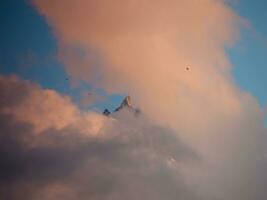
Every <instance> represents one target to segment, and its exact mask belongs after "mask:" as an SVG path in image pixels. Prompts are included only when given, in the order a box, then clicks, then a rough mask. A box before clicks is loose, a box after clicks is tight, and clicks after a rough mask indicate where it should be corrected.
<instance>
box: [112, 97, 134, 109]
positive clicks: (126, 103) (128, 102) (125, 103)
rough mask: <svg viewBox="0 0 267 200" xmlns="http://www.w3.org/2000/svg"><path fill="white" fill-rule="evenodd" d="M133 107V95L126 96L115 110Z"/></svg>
mask: <svg viewBox="0 0 267 200" xmlns="http://www.w3.org/2000/svg"><path fill="white" fill-rule="evenodd" d="M125 107H126V108H132V103H131V97H130V96H126V97H125V98H124V99H123V101H122V102H121V104H120V106H119V107H118V108H116V109H115V112H117V111H119V110H121V109H123V108H125Z"/></svg>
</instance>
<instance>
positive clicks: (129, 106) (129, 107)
mask: <svg viewBox="0 0 267 200" xmlns="http://www.w3.org/2000/svg"><path fill="white" fill-rule="evenodd" d="M122 109H127V110H129V111H131V112H133V113H134V114H139V113H141V111H140V110H139V109H137V108H134V107H133V106H132V102H131V97H130V96H127V97H125V98H124V99H123V101H122V102H121V104H120V106H119V107H118V108H116V109H115V110H114V112H119V111H120V110H122ZM110 114H112V112H110V111H109V110H108V109H105V110H104V111H103V115H106V116H109V115H110Z"/></svg>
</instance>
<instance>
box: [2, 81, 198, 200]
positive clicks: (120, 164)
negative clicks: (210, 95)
mask: <svg viewBox="0 0 267 200" xmlns="http://www.w3.org/2000/svg"><path fill="white" fill-rule="evenodd" d="M0 85H1V87H0V94H1V97H2V101H1V104H0V118H1V123H0V129H1V133H0V141H1V142H0V144H1V145H0V156H1V158H2V159H1V161H0V169H1V170H0V197H1V199H14V200H16V199H27V200H28V199H44V200H52V199H62V198H64V199H81V200H82V199H88V198H90V199H99V200H101V199H112V198H114V199H125V198H127V199H140V198H146V199H165V198H168V199H177V198H184V199H197V198H196V195H197V194H196V193H195V192H194V191H193V190H191V188H189V187H187V184H186V181H185V180H184V177H183V174H182V171H181V170H180V168H181V167H182V166H183V165H185V164H186V163H188V164H189V165H190V163H191V164H192V163H194V162H199V159H200V158H199V157H198V155H197V154H196V153H195V152H194V151H193V149H191V148H190V147H189V146H187V145H186V144H184V143H183V142H182V141H181V140H180V139H179V138H178V137H177V135H176V134H175V133H174V132H173V131H172V130H170V129H168V128H164V127H160V126H157V125H154V124H153V123H152V122H150V121H149V120H148V119H146V117H145V116H142V117H141V116H140V118H136V117H135V116H134V115H132V114H131V113H129V112H121V113H118V114H116V115H115V116H114V117H112V118H108V117H105V116H102V115H99V114H97V113H88V112H86V113H82V112H81V111H79V110H78V109H77V107H76V106H75V105H74V104H73V103H72V102H71V101H70V99H69V98H68V97H66V96H62V95H60V94H58V93H57V92H55V91H52V90H46V89H42V88H40V87H39V86H38V85H35V84H33V83H31V82H28V81H24V80H21V79H19V78H18V77H15V76H11V77H3V76H1V77H0ZM37 102H39V104H37ZM51 115H53V117H51ZM22 116H25V117H24V118H22ZM122 119H123V120H122ZM36 121H38V123H37V122H36ZM62 121H64V123H62ZM96 127H98V128H97V129H96Z"/></svg>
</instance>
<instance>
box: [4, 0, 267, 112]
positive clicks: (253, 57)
mask: <svg viewBox="0 0 267 200" xmlns="http://www.w3.org/2000/svg"><path fill="white" fill-rule="evenodd" d="M232 6H233V7H234V9H235V10H236V11H237V12H238V14H239V15H241V16H242V17H244V18H245V19H246V20H248V22H249V24H250V28H249V29H243V30H242V32H241V38H240V40H239V42H238V43H237V44H236V45H235V46H234V47H233V48H231V49H228V54H229V57H230V61H231V63H232V65H233V69H232V74H233V78H234V80H235V82H236V84H237V85H238V86H239V87H240V88H242V89H244V90H246V91H249V92H250V93H251V94H253V95H254V96H255V97H256V98H257V100H258V102H259V104H260V105H261V106H262V107H265V105H266V102H267V93H266V90H265V87H266V85H267V80H266V76H267V68H266V61H267V57H266V52H267V38H266V35H267V26H266V21H265V20H264V19H266V17H267V16H266V15H267V14H266V12H265V8H266V6H267V3H266V2H265V1H263V0H256V1H253V2H252V1H249V0H243V1H239V2H233V3H232ZM0 9H1V23H0V26H1V38H0V39H1V46H0V52H1V54H0V56H1V57H0V64H1V65H0V66H1V68H0V72H1V74H18V75H20V76H21V77H23V78H25V79H29V80H33V81H36V82H38V83H40V84H41V85H42V86H43V87H45V88H55V89H56V90H58V91H60V92H63V93H68V94H70V95H72V97H73V98H74V99H77V98H78V97H77V96H78V95H79V93H81V90H85V91H86V90H90V86H88V85H87V86H83V88H78V89H77V88H75V89H73V88H71V86H70V83H69V81H66V80H65V79H66V77H68V75H67V74H66V72H65V70H64V68H63V67H62V63H60V62H59V61H58V59H57V58H56V54H57V44H56V39H55V36H54V35H53V32H52V31H51V29H50V27H49V25H48V24H47V23H46V21H45V19H44V18H43V17H42V16H40V15H39V14H38V12H37V11H36V10H35V9H34V8H33V6H32V5H31V4H30V3H29V1H25V0H10V1H2V2H1V8H0ZM25 68H26V69H25ZM77 91H79V92H77ZM106 98H107V101H106V102H105V103H104V104H103V103H102V104H97V105H94V106H96V107H97V108H99V109H103V108H104V107H105V104H106V105H108V107H110V108H114V107H116V104H118V103H119V102H120V101H121V99H122V98H123V95H118V94H116V95H110V96H106Z"/></svg>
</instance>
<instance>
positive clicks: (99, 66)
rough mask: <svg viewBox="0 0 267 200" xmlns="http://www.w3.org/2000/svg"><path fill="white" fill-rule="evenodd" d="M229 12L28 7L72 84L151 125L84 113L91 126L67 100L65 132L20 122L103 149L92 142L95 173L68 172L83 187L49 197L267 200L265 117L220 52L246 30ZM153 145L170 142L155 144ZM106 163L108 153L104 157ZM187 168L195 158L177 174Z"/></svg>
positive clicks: (196, 4)
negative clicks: (127, 98) (95, 91)
mask: <svg viewBox="0 0 267 200" xmlns="http://www.w3.org/2000/svg"><path fill="white" fill-rule="evenodd" d="M226 2H227V1H220V0H202V1H187V0H181V1H176V0H170V1H168V2H166V1H163V0H156V1H154V0H153V1H152V0H144V1H125V0H115V1H100V0H90V1H82V0H77V1H64V3H63V2H62V1H57V0H53V1H52V0H46V1H42V0H34V1H33V5H34V6H35V7H36V9H38V11H39V12H40V14H42V15H43V16H44V17H45V19H46V20H47V22H48V24H49V25H50V27H51V29H52V30H53V32H54V34H55V36H56V38H57V41H58V47H59V49H58V51H59V55H58V56H59V59H60V60H61V62H63V64H64V66H65V68H66V70H67V72H68V73H69V75H70V76H71V77H72V78H73V79H74V80H75V79H76V80H83V81H87V82H88V83H90V84H91V85H92V86H93V87H96V88H99V87H100V88H103V89H105V90H106V91H108V92H111V93H113V92H115V93H127V94H130V95H131V96H132V97H133V100H134V101H135V102H134V103H135V104H137V105H138V106H139V107H141V109H142V112H143V113H144V115H145V116H146V117H147V118H148V119H142V120H143V121H144V124H143V123H141V122H136V121H133V120H131V118H130V119H128V117H124V116H121V117H120V116H118V117H119V118H118V119H119V120H116V119H115V120H111V119H108V120H107V119H106V118H103V117H100V116H98V115H96V114H95V113H90V115H93V116H95V115H96V116H98V117H97V119H95V117H91V116H88V113H82V112H81V111H79V110H77V108H73V105H72V104H70V105H69V103H68V101H67V100H64V101H63V102H64V104H63V105H69V106H66V110H68V112H67V113H69V114H68V115H67V116H69V117H67V116H66V120H63V121H62V122H61V121H60V120H56V119H55V118H54V116H53V117H51V118H48V119H50V120H52V121H53V123H52V122H51V123H49V124H48V125H47V124H46V125H44V124H45V123H44V124H43V123H41V124H42V126H41V125H39V122H45V120H43V119H42V117H37V119H38V121H37V122H35V121H36V120H35V119H34V118H33V117H28V118H26V119H27V120H30V121H32V122H31V124H33V126H34V127H37V129H35V132H37V131H38V130H39V132H44V130H50V129H52V130H54V129H55V130H56V131H58V132H60V133H71V131H70V130H74V131H75V132H76V133H82V134H78V135H87V136H89V138H99V137H100V136H101V135H102V137H100V138H106V139H105V140H104V141H105V142H102V140H100V141H101V142H100V144H101V145H104V146H101V147H100V146H98V145H96V148H97V150H95V149H94V151H93V152H95V154H93V156H92V157H93V158H94V159H92V160H90V162H93V163H90V164H89V166H91V167H87V165H84V168H82V169H83V170H82V169H79V170H78V172H77V173H75V174H78V175H77V176H78V177H84V178H81V179H80V178H77V176H74V179H75V177H76V179H75V180H78V181H76V182H72V181H70V183H69V185H68V184H66V183H65V182H64V184H63V185H62V184H60V183H56V184H55V187H53V185H52V186H51V187H52V188H51V187H46V190H47V191H52V192H51V193H53V192H54V193H55V195H61V194H56V191H57V189H56V188H58V190H59V191H65V192H66V191H68V193H70V195H68V197H70V198H71V196H75V198H79V199H82V198H86V197H90V198H93V199H119V197H123V198H126V196H127V198H130V199H131V198H132V199H152V198H153V199H177V197H178V198H181V199H208V200H209V199H211V200H214V199H220V200H226V199H227V200H237V199H242V200H250V199H257V200H263V199H266V191H265V188H264V186H265V185H266V183H267V178H266V176H265V175H264V174H265V170H266V167H267V164H266V160H267V159H266V132H267V131H266V128H264V123H263V116H264V115H263V111H262V110H261V109H260V108H259V106H258V103H257V101H256V100H255V99H254V97H252V96H251V95H250V94H248V93H247V92H245V91H242V90H240V89H239V88H238V87H237V86H236V85H235V84H234V82H233V80H232V76H231V67H232V66H231V63H230V62H229V60H228V58H227V53H226V48H229V47H231V46H233V45H234V42H235V41H236V40H237V39H238V36H239V31H240V29H241V27H243V26H245V25H246V24H247V22H246V20H244V19H242V18H240V17H239V16H238V15H237V14H236V13H235V12H234V11H233V10H232V8H231V7H230V6H229V4H228V3H226ZM187 67H188V68H189V70H186V68H187ZM52 96H53V95H52ZM56 99H57V98H55V99H54V98H53V100H52V101H54V100H55V101H57V100H56ZM60 99H61V98H60ZM60 101H61V100H60ZM38 102H39V100H38ZM51 103H52V102H51ZM26 105H27V104H25V106H26ZM74 107H75V106H74ZM47 109H48V108H45V110H47ZM48 110H49V109H48ZM56 110H57V109H56ZM61 110H62V111H60V112H59V113H61V112H65V111H63V110H65V109H61ZM10 113H11V114H12V113H14V112H10ZM15 113H16V112H15ZM36 113H37V112H32V114H36ZM75 113H77V114H75ZM12 115H13V114H12ZM126 115H127V114H126ZM14 116H16V115H14ZM44 116H49V115H44ZM84 116H87V117H84ZM33 119H34V120H33ZM92 119H94V120H95V121H94V122H93V121H92V122H91V120H92ZM68 120H69V121H68ZM110 120H111V121H110ZM142 120H141V121H142ZM147 120H148V121H147ZM118 121H119V122H118ZM120 121H122V122H120ZM89 122H91V123H89ZM95 122H97V123H96V125H95ZM24 123H26V121H24ZM50 124H53V127H54V128H51V125H50ZM90 124H91V125H90ZM114 124H115V125H114ZM38 127H39V129H38ZM81 127H82V128H81ZM92 127H96V128H95V129H94V134H93V133H92V132H91V128H92ZM159 127H160V128H159ZM47 128H49V129H47ZM166 129H167V130H168V131H167V130H166ZM76 130H77V131H76ZM157 131H159V133H158V134H151V133H154V132H157ZM47 132H50V131H47ZM122 132H123V134H122ZM85 133H86V134H85ZM161 134H163V136H162V137H163V138H169V139H166V140H165V139H157V137H158V136H157V135H161ZM37 135H41V136H42V134H40V133H38V134H37ZM48 135H50V134H48ZM52 135H53V136H55V135H56V136H58V135H60V136H61V135H62V134H52ZM63 135H65V134H63ZM74 135H76V134H74ZM139 137H140V139H138V138H139ZM147 137H152V138H150V139H148V141H151V142H149V144H153V145H152V146H149V145H147V143H142V142H140V141H144V140H145V141H147V140H146V139H145V138H147ZM154 137H156V138H154ZM173 137H174V138H173ZM176 137H178V138H180V139H179V140H176ZM52 138H53V137H52ZM64 138H65V137H64ZM66 138H68V137H67V136H66ZM160 138H161V137H160ZM45 141H46V140H45ZM58 141H65V140H64V139H59V140H56V141H53V140H52V141H51V140H50V138H49V139H48V141H46V142H45V144H46V143H48V144H49V143H52V144H53V143H55V144H56V143H57V142H58ZM67 141H73V139H70V140H68V139H67ZM172 141H174V144H173V143H172ZM181 141H183V143H181ZM136 142H137V144H136ZM138 142H140V143H138ZM165 142H167V143H165ZM30 143H33V142H30ZM39 143H40V142H37V144H39ZM63 143H64V142H63ZM73 143H74V144H76V143H78V144H79V142H76V140H74V142H73ZM184 143H185V144H186V145H184ZM79 146H80V145H79ZM89 146H91V145H89ZM93 146H94V145H93ZM166 146H167V147H169V146H170V147H172V146H175V147H177V149H179V152H181V153H182V154H177V155H179V156H178V157H177V158H176V157H175V156H171V157H168V159H167V154H168V155H173V153H172V149H173V148H171V149H168V148H166ZM98 147H99V149H98ZM102 147H103V149H102ZM147 148H148V149H147ZM162 148H163V149H164V150H162ZM188 148H189V149H191V150H192V151H190V150H188ZM81 151H82V152H87V151H86V150H85V149H83V150H81ZM91 151H92V150H91V149H90V151H89V152H91ZM136 151H137V154H136V153H135V152H136ZM154 151H155V152H157V153H153V152H154ZM103 152H110V153H111V154H109V156H108V157H105V156H104V154H103ZM140 152H142V153H140ZM162 152H163V154H162ZM164 152H166V153H164ZM189 152H191V153H192V152H194V153H193V154H195V155H196V156H193V155H192V154H191V153H189ZM90 155H91V154H90ZM135 155H138V156H141V157H138V158H136V157H135ZM153 155H156V157H153ZM175 155H176V154H175ZM94 156H95V157H94ZM101 156H104V157H101ZM158 156H159V157H160V158H158ZM60 157H61V156H60ZM195 157H197V158H198V159H197V158H195ZM100 158H101V159H100ZM109 158H110V160H109ZM154 158H155V160H154ZM184 158H192V159H185V161H183V162H182V164H180V163H181V162H180V161H182V160H184ZM81 160H83V159H81ZM99 160H100V163H99V162H98V161H99ZM139 160H141V161H143V162H142V163H139V162H138V161H139ZM163 160H165V161H166V160H167V162H165V161H163ZM177 160H178V161H177ZM188 160H194V162H193V164H192V163H191V161H190V162H189V161H188ZM79 162H80V160H79ZM132 162H133V163H132ZM176 162H178V163H179V164H177V166H176ZM76 163H77V162H76ZM118 163H119V164H118ZM129 163H131V164H129ZM163 163H164V164H163ZM166 163H167V164H166ZM189 163H190V164H189ZM139 164H140V165H139ZM142 164H145V165H142ZM118 165H119V166H118ZM66 166H68V165H66ZM99 166H101V167H99ZM170 166H171V167H170ZM109 167H110V168H109ZM123 167H125V168H123ZM150 167H151V168H150ZM154 167H155V168H154ZM121 168H123V170H121ZM101 169H103V170H104V172H105V173H104V174H103V171H101V172H100V170H101ZM113 169H114V170H113ZM140 169H142V170H144V171H142V170H141V171H140ZM124 170H125V171H126V172H127V173H126V175H125V174H124V172H125V171H124ZM173 170H174V171H175V172H174V171H173ZM63 171H64V170H63ZM73 171H75V170H73ZM87 173H89V174H88V176H83V175H84V174H87ZM100 174H103V176H100ZM146 175H147V176H146ZM64 177H65V176H64ZM88 177H90V178H88ZM72 178H73V176H72ZM87 178H88V180H94V181H95V182H88V180H87ZM114 179H115V180H116V181H115V183H114V182H113V180H114ZM71 180H72V179H71ZM82 180H83V181H82ZM96 180H97V181H96ZM79 183H82V184H79ZM110 183H112V184H110ZM81 185H83V186H86V185H87V186H88V187H89V188H90V190H89V189H88V190H86V191H84V187H82V186H81ZM165 186H166V187H165ZM20 188H21V187H20ZM159 188H160V189H159ZM174 188H175V190H174ZM73 190H74V191H73ZM175 191H178V193H176V192H175ZM42 192H44V191H43V190H42ZM49 193H50V192H49ZM66 193H67V192H66ZM79 195H80V196H79ZM165 195H166V196H165ZM188 195H189V196H188ZM191 195H192V196H191ZM47 198H48V197H47Z"/></svg>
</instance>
